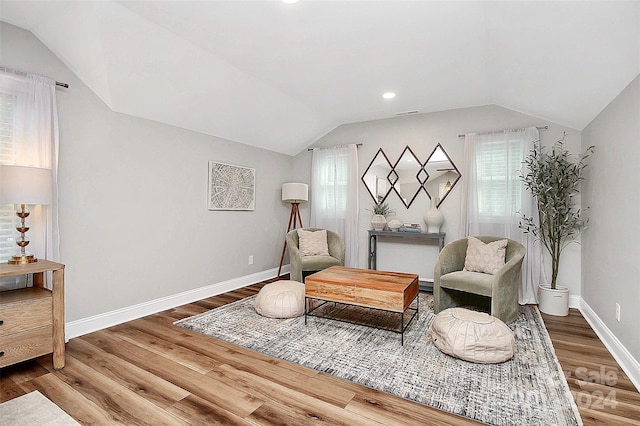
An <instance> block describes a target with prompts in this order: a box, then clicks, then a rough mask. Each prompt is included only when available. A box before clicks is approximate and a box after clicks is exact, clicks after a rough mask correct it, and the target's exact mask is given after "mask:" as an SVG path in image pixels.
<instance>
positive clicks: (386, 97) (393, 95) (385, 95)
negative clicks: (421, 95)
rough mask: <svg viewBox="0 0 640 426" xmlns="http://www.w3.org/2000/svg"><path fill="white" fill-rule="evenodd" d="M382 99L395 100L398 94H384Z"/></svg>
mask: <svg viewBox="0 0 640 426" xmlns="http://www.w3.org/2000/svg"><path fill="white" fill-rule="evenodd" d="M382 97H383V98H385V99H393V98H395V97H396V94H395V93H394V92H387V93H384V94H383V95H382Z"/></svg>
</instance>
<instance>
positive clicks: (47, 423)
mask: <svg viewBox="0 0 640 426" xmlns="http://www.w3.org/2000/svg"><path fill="white" fill-rule="evenodd" d="M79 424H80V423H78V422H76V421H75V420H74V419H73V417H71V416H70V415H68V414H67V413H65V412H64V411H63V410H62V408H60V407H58V406H57V405H56V404H54V403H53V402H51V401H49V399H47V398H46V397H45V396H44V395H42V394H41V393H40V392H38V391H33V392H29V393H28V394H26V395H22V396H19V397H17V398H14V399H12V400H9V401H7V402H3V403H2V404H0V425H7V426H8V425H11V426H22V425H24V426H35V425H38V426H76V425H79Z"/></svg>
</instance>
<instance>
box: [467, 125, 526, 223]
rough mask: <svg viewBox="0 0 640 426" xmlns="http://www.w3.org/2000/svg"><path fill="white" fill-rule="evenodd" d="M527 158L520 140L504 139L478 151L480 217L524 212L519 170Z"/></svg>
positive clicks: (485, 143)
mask: <svg viewBox="0 0 640 426" xmlns="http://www.w3.org/2000/svg"><path fill="white" fill-rule="evenodd" d="M524 157H525V144H524V143H523V141H522V140H521V139H509V138H508V137H507V135H505V137H504V138H496V139H495V140H491V141H487V142H484V143H480V144H478V146H477V150H476V171H477V179H478V180H477V185H478V214H479V216H480V217H485V218H488V217H505V216H513V213H514V212H518V211H520V210H521V209H522V197H521V193H522V190H521V182H520V177H519V176H520V170H521V168H522V162H523V161H524Z"/></svg>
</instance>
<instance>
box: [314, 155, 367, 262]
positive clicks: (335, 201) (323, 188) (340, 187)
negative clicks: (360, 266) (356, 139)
mask: <svg viewBox="0 0 640 426" xmlns="http://www.w3.org/2000/svg"><path fill="white" fill-rule="evenodd" d="M310 199H311V202H310V207H311V221H310V224H311V226H312V227H318V228H325V229H329V230H330V231H333V232H335V233H337V234H338V235H340V236H341V237H342V239H343V240H344V243H345V249H346V251H345V265H346V266H352V267H355V266H357V262H358V211H359V207H358V148H357V146H356V145H355V144H351V145H346V146H336V147H330V148H315V149H314V150H313V161H312V169H311V197H310Z"/></svg>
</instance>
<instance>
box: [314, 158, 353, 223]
mask: <svg viewBox="0 0 640 426" xmlns="http://www.w3.org/2000/svg"><path fill="white" fill-rule="evenodd" d="M322 169H323V170H322V173H323V174H324V179H322V180H321V181H320V182H319V186H320V187H321V192H322V193H323V194H325V196H324V197H322V198H321V202H322V204H323V206H322V208H323V209H324V210H328V211H333V212H335V213H336V215H341V216H342V217H343V218H344V215H345V214H346V210H347V194H348V179H349V174H348V169H349V158H348V156H347V154H335V155H328V156H327V157H326V158H325V163H324V164H323V165H322Z"/></svg>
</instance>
